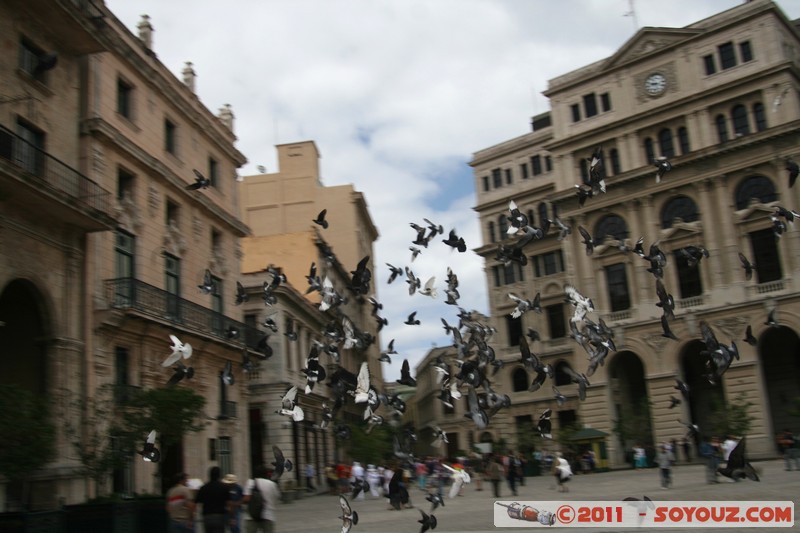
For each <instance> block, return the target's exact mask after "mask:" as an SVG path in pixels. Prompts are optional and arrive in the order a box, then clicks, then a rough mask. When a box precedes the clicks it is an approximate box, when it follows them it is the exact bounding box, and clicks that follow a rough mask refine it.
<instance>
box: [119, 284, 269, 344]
mask: <svg viewBox="0 0 800 533" xmlns="http://www.w3.org/2000/svg"><path fill="white" fill-rule="evenodd" d="M105 285H106V299H107V301H108V302H110V305H111V307H114V308H115V309H131V310H134V311H136V312H138V313H141V314H143V315H148V316H152V317H155V318H158V319H161V320H166V321H168V322H172V323H173V324H178V325H181V326H183V327H186V328H189V329H192V330H194V331H197V332H200V333H203V334H206V335H211V336H214V337H218V338H221V339H224V340H226V341H230V342H236V343H245V344H246V345H247V347H248V348H249V349H253V350H255V349H256V345H257V344H258V341H259V340H260V339H261V338H262V337H263V335H264V334H263V333H262V332H261V331H260V330H258V329H256V328H253V327H251V326H248V325H247V324H245V323H244V322H239V321H238V320H234V319H233V318H230V317H227V316H225V315H223V314H222V313H218V312H216V311H213V310H211V309H208V308H207V307H203V306H202V305H198V304H196V303H194V302H190V301H189V300H185V299H183V298H181V297H180V296H176V295H175V294H172V293H169V292H167V291H165V290H164V289H159V288H158V287H154V286H153V285H149V284H147V283H145V282H143V281H140V280H138V279H134V278H116V279H109V280H106V282H105ZM229 328H235V329H236V330H237V331H238V333H239V334H238V336H237V337H236V338H234V339H231V338H230V337H229V336H228V332H229Z"/></svg>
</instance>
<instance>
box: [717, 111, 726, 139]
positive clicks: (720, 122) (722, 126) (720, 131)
mask: <svg viewBox="0 0 800 533" xmlns="http://www.w3.org/2000/svg"><path fill="white" fill-rule="evenodd" d="M714 120H715V121H716V123H717V136H718V137H719V142H720V143H725V142H728V125H727V124H726V123H725V115H717V118H716V119H714Z"/></svg>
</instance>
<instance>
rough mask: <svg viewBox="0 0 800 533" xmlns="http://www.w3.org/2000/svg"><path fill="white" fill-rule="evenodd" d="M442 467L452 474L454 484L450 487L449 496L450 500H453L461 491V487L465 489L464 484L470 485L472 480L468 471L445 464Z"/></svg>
mask: <svg viewBox="0 0 800 533" xmlns="http://www.w3.org/2000/svg"><path fill="white" fill-rule="evenodd" d="M442 466H443V467H445V468H446V469H447V470H449V471H450V473H451V474H452V478H453V484H452V485H450V494H448V496H449V497H450V499H453V498H455V497H456V495H458V493H459V492H460V491H461V487H463V486H464V484H468V483H469V482H470V481H471V479H472V478H470V475H469V473H467V471H466V470H461V469H456V468H453V467H452V466H450V465H448V464H444V463H442Z"/></svg>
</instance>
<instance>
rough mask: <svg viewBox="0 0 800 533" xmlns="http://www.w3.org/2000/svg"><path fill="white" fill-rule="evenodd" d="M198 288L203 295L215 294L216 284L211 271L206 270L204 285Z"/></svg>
mask: <svg viewBox="0 0 800 533" xmlns="http://www.w3.org/2000/svg"><path fill="white" fill-rule="evenodd" d="M197 287H198V288H199V289H200V292H202V293H203V294H211V293H212V292H214V289H215V288H216V284H215V283H214V278H213V277H212V276H211V271H210V270H209V269H206V273H205V275H203V283H202V284H200V285H198V286H197Z"/></svg>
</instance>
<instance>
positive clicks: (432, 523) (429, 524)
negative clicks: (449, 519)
mask: <svg viewBox="0 0 800 533" xmlns="http://www.w3.org/2000/svg"><path fill="white" fill-rule="evenodd" d="M419 512H420V513H421V514H422V518H421V519H419V520H417V522H418V523H420V524H422V527H420V528H419V533H425V532H426V531H428V530H429V529H436V517H435V516H433V515H427V514H425V511H423V510H422V509H420V510H419Z"/></svg>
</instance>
